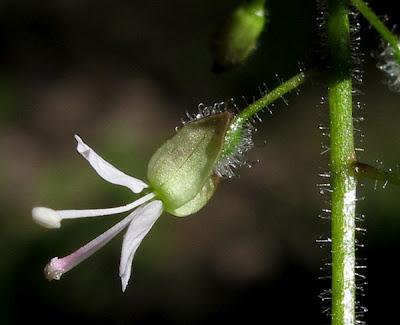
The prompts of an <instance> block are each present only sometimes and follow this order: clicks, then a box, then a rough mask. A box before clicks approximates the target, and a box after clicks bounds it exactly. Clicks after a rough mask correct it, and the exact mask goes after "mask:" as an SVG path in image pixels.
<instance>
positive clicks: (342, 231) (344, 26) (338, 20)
mask: <svg viewBox="0 0 400 325" xmlns="http://www.w3.org/2000/svg"><path fill="white" fill-rule="evenodd" d="M347 3H348V2H347V1H346V0H328V20H327V37H328V45H329V50H330V60H331V61H330V62H331V66H330V80H329V90H328V103H329V117H330V141H331V142H330V147H331V150H330V154H331V155H330V171H331V187H332V196H331V204H332V206H331V211H332V212H331V213H332V215H331V217H332V224H331V232H332V316H331V317H332V325H354V324H355V301H356V299H355V287H356V286H355V208H356V186H357V181H356V177H355V175H354V173H353V172H352V168H351V165H352V163H353V162H354V161H355V152H354V139H353V119H352V82H351V73H350V28H349V18H348V8H347Z"/></svg>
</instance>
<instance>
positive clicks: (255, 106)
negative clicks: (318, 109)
mask: <svg viewBox="0 0 400 325" xmlns="http://www.w3.org/2000/svg"><path fill="white" fill-rule="evenodd" d="M310 74H311V73H310V72H303V71H302V72H300V73H298V74H297V75H295V76H293V77H292V78H290V79H289V80H287V81H285V82H283V83H282V84H280V85H279V86H278V87H276V88H275V89H273V90H272V91H269V92H267V93H265V95H264V96H262V97H261V98H260V99H258V100H256V101H255V102H254V103H252V104H250V105H249V106H247V107H246V108H245V109H243V110H242V111H241V112H239V113H238V114H237V115H236V116H235V117H234V119H233V121H232V123H231V125H230V127H229V130H228V132H227V134H226V136H225V145H224V151H223V155H230V154H231V153H232V151H234V150H235V147H236V146H237V143H238V142H239V141H240V139H241V135H242V134H241V133H242V129H243V127H244V126H245V125H246V124H247V123H249V121H250V120H251V119H253V118H254V117H255V116H256V115H257V113H259V112H260V111H262V110H264V109H265V108H266V107H268V105H270V104H271V103H273V102H274V101H276V100H277V99H279V98H281V97H282V96H283V95H285V94H287V93H289V92H291V91H293V90H294V89H296V88H298V87H299V86H301V85H302V84H303V83H304V82H305V81H306V80H307V79H308V78H309V75H310Z"/></svg>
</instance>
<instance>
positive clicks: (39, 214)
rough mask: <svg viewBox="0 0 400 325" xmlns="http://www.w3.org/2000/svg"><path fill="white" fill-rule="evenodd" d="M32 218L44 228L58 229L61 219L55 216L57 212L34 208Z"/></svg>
mask: <svg viewBox="0 0 400 325" xmlns="http://www.w3.org/2000/svg"><path fill="white" fill-rule="evenodd" d="M32 218H33V220H35V221H36V222H37V223H38V224H39V225H41V226H43V227H46V228H60V227H61V218H60V216H59V215H58V214H57V211H55V210H53V209H50V208H45V207H36V208H33V209H32Z"/></svg>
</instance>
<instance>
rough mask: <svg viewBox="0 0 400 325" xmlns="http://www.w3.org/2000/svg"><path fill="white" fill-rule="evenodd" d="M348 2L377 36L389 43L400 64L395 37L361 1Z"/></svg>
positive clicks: (397, 40)
mask: <svg viewBox="0 0 400 325" xmlns="http://www.w3.org/2000/svg"><path fill="white" fill-rule="evenodd" d="M350 2H351V4H352V5H353V6H354V7H355V8H356V9H357V10H358V11H359V12H360V13H361V14H362V15H363V16H364V18H365V19H366V20H368V22H369V23H370V24H371V26H372V27H374V28H375V30H376V31H377V32H378V33H379V35H380V36H381V37H382V38H383V39H384V40H385V41H386V42H387V43H389V45H390V47H391V48H392V50H393V55H394V57H395V59H396V61H397V63H398V64H400V46H399V39H398V38H397V36H396V35H394V34H393V33H392V32H391V31H390V30H389V28H387V27H386V26H385V24H384V23H383V22H382V21H381V20H380V19H379V18H378V16H377V15H376V14H375V12H374V11H373V10H372V9H371V8H370V7H369V6H368V5H367V4H366V3H365V2H364V1H363V0H350Z"/></svg>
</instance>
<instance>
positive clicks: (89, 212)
mask: <svg viewBox="0 0 400 325" xmlns="http://www.w3.org/2000/svg"><path fill="white" fill-rule="evenodd" d="M154 196H155V194H154V193H149V194H147V195H145V196H143V197H141V198H140V199H138V200H136V201H134V202H132V203H129V204H127V205H123V206H120V207H115V208H107V209H85V210H56V212H57V214H58V215H59V216H60V218H61V219H76V218H90V217H99V216H107V215H111V214H118V213H122V212H126V211H129V210H132V209H133V208H136V207H138V206H139V205H141V204H143V203H145V202H147V201H149V200H151V199H152V198H154Z"/></svg>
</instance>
